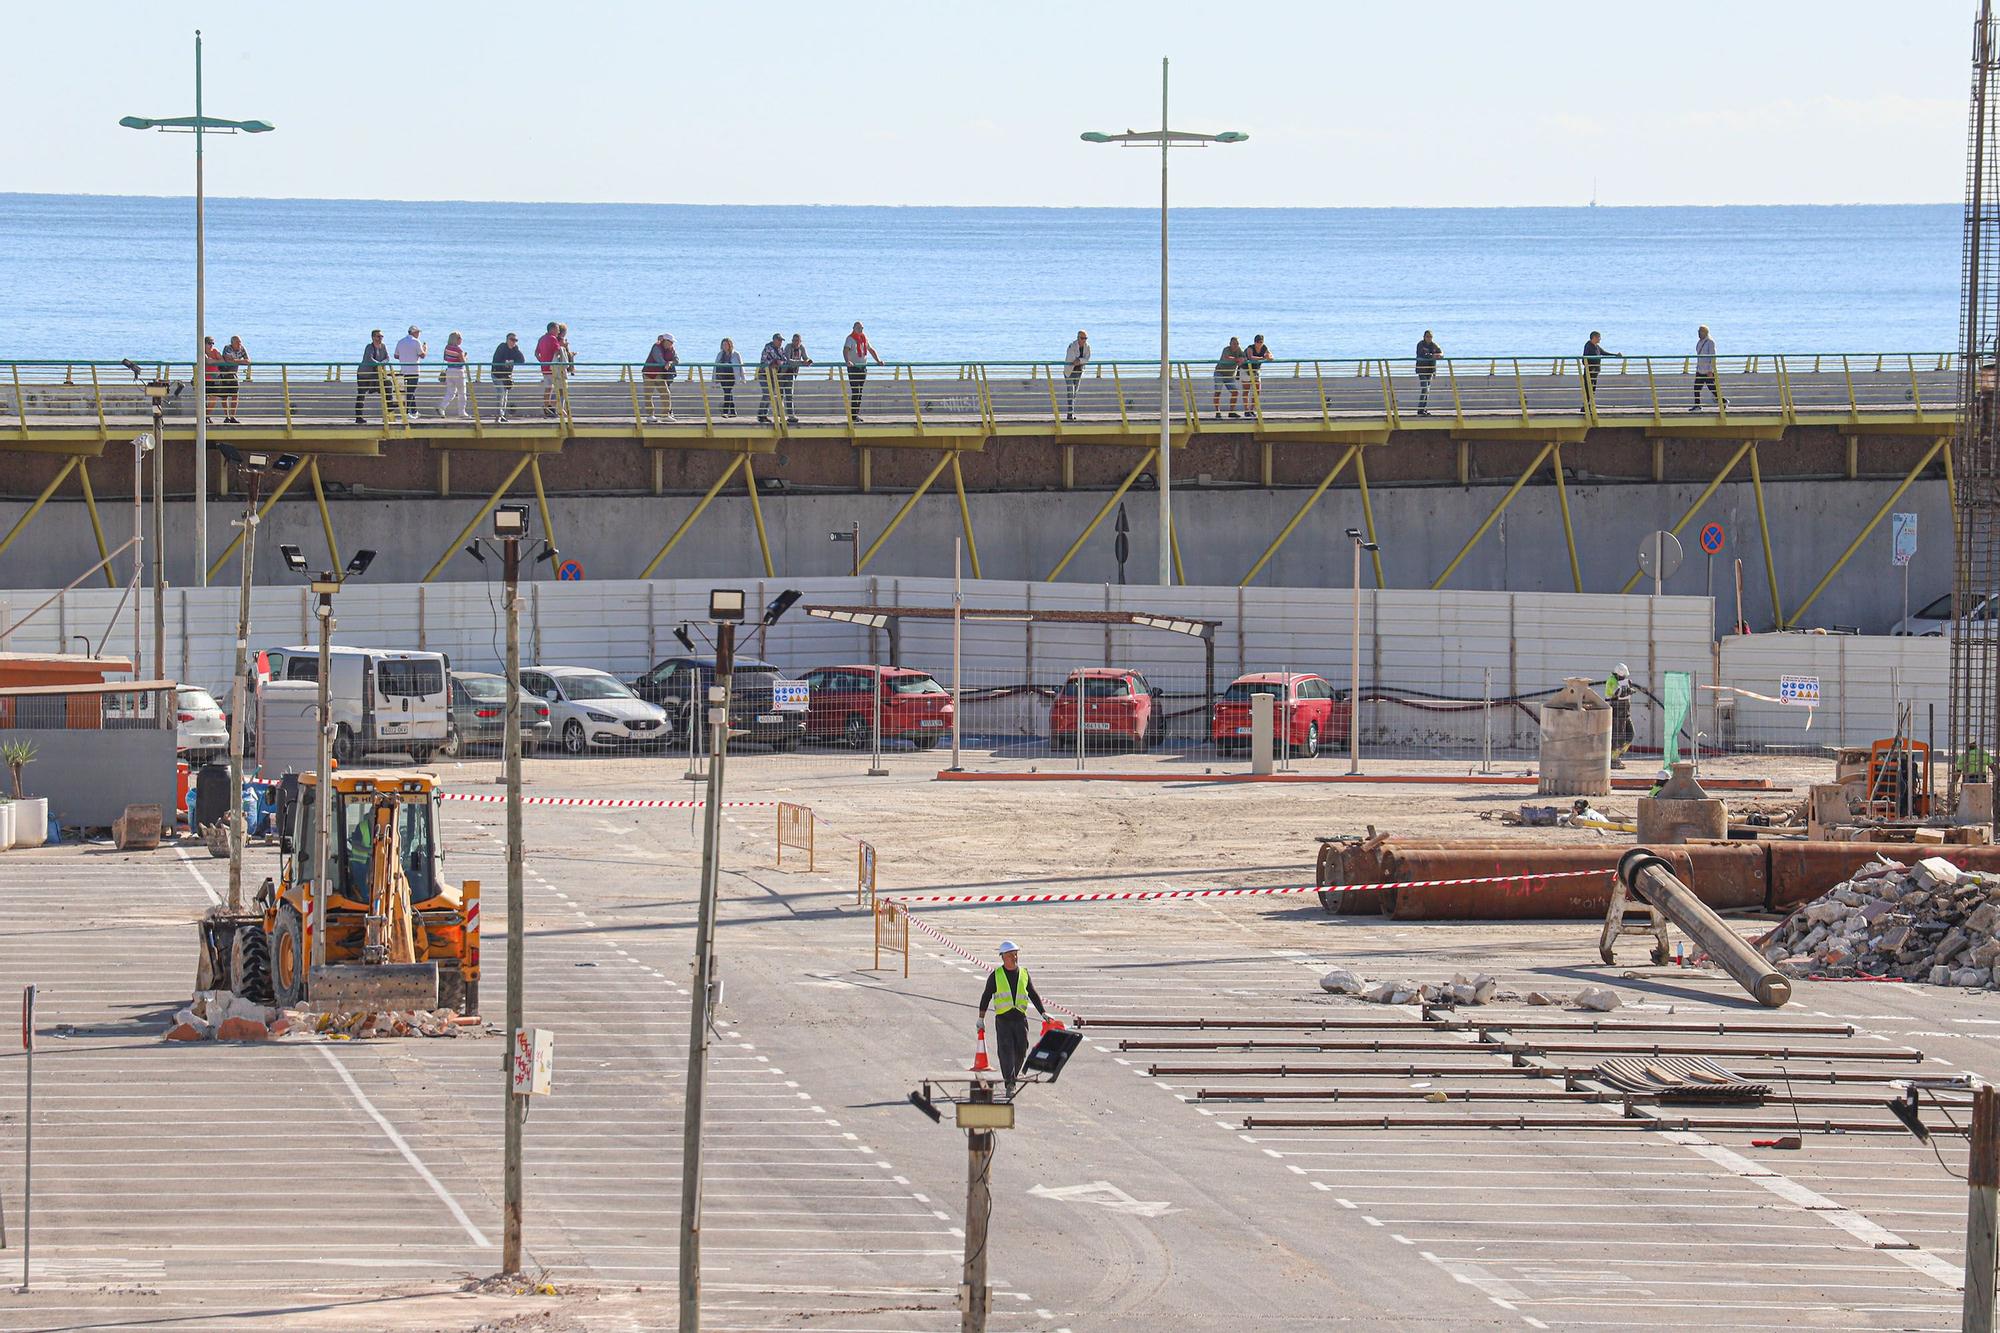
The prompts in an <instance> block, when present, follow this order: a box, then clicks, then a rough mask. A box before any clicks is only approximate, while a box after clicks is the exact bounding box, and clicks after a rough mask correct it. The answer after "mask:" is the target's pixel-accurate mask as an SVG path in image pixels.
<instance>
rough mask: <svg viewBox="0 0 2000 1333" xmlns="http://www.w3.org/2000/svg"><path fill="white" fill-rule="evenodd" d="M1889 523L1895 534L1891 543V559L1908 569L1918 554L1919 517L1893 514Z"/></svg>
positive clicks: (1892, 561)
mask: <svg viewBox="0 0 2000 1333" xmlns="http://www.w3.org/2000/svg"><path fill="white" fill-rule="evenodd" d="M1889 521H1890V524H1891V530H1892V532H1893V533H1894V535H1893V536H1892V537H1891V538H1890V541H1889V559H1890V561H1891V563H1893V564H1898V565H1901V566H1903V567H1904V568H1906V569H1907V568H1908V567H1909V564H1910V561H1911V560H1913V559H1915V558H1916V554H1917V516H1916V515H1915V514H1891V515H1889Z"/></svg>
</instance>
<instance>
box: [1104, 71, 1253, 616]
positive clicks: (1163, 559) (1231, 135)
mask: <svg viewBox="0 0 2000 1333" xmlns="http://www.w3.org/2000/svg"><path fill="white" fill-rule="evenodd" d="M1249 137H1250V136H1249V135H1247V134H1241V133H1238V132H1237V131H1235V130H1225V131H1224V132H1223V133H1221V134H1196V133H1193V132H1190V131H1186V130H1175V129H1169V128H1168V126H1167V61H1166V58H1165V57H1162V58H1161V59H1160V128H1159V129H1157V130H1126V131H1125V132H1124V133H1123V134H1100V133H1098V132H1097V131H1095V130H1092V131H1090V132H1088V133H1086V134H1085V135H1084V136H1083V141H1084V142H1085V143H1115V144H1123V145H1124V146H1126V147H1128V148H1136V147H1142V146H1150V145H1152V144H1158V145H1159V146H1160V468H1159V474H1158V475H1159V479H1160V586H1161V587H1163V588H1165V587H1171V586H1172V585H1173V581H1174V498H1173V476H1174V460H1173V443H1174V440H1173V411H1172V409H1173V367H1172V364H1171V362H1170V361H1169V360H1168V353H1167V150H1168V149H1170V148H1206V147H1208V146H1209V145H1210V144H1212V143H1242V142H1243V141H1244V140H1246V139H1248V138H1249Z"/></svg>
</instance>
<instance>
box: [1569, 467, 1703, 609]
mask: <svg viewBox="0 0 2000 1333" xmlns="http://www.w3.org/2000/svg"><path fill="white" fill-rule="evenodd" d="M1549 466H1551V467H1553V468H1554V469H1555V472H1556V507H1557V508H1559V509H1561V510H1562V520H1563V547H1564V548H1565V549H1566V550H1568V552H1569V586H1570V589H1571V591H1573V592H1582V591H1583V566H1582V565H1581V564H1579V563H1578V562H1577V558H1576V529H1575V527H1573V526H1572V525H1571V524H1570V521H1569V483H1567V482H1566V481H1564V480H1563V451H1562V445H1560V444H1558V445H1556V451H1555V453H1554V454H1552V455H1550V458H1549ZM1683 521H1685V520H1683Z"/></svg>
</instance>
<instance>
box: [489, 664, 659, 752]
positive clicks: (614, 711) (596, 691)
mask: <svg viewBox="0 0 2000 1333" xmlns="http://www.w3.org/2000/svg"><path fill="white" fill-rule="evenodd" d="M521 688H522V689H523V690H525V691H526V692H528V693H529V694H532V695H534V696H535V697H536V698H537V699H540V700H542V701H543V702H545V703H547V704H548V706H549V723H550V730H551V732H552V734H553V736H554V739H555V742H556V743H557V744H559V745H561V746H562V748H563V749H564V750H565V751H567V752H568V753H570V754H582V753H584V752H585V751H586V750H591V749H610V748H619V749H627V750H636V749H643V748H657V747H660V746H664V745H665V744H666V743H667V740H668V738H669V737H670V736H671V735H672V733H673V729H672V728H671V727H669V726H668V725H667V712H666V710H665V709H664V708H661V707H660V706H659V705H658V704H649V703H647V702H646V701H645V700H644V699H641V698H640V697H639V696H638V695H636V694H634V693H632V688H631V687H630V686H629V685H627V684H626V683H625V682H624V681H622V680H620V679H618V677H616V676H614V675H612V674H611V673H610V672H608V671H598V670H596V669H594V668H591V667H570V666H537V667H528V668H526V669H524V670H523V671H522V672H521Z"/></svg>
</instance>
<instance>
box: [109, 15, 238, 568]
mask: <svg viewBox="0 0 2000 1333" xmlns="http://www.w3.org/2000/svg"><path fill="white" fill-rule="evenodd" d="M118 123H119V124H120V125H123V126H124V127H125V128H126V129H128V130H162V131H168V132H175V133H191V134H193V135H194V546H195V578H196V579H197V580H198V582H197V583H196V584H195V586H196V587H198V588H206V587H207V586H208V365H207V360H208V357H207V337H208V254H207V246H206V244H205V242H206V239H207V237H206V234H205V227H206V224H207V220H206V218H205V217H204V215H203V214H204V209H203V202H204V199H205V192H204V190H203V188H202V162H201V158H202V136H203V135H205V134H208V133H210V132H211V131H212V132H214V133H217V134H236V133H239V132H240V133H243V134H264V133H267V132H268V131H270V130H272V129H274V128H276V127H275V126H273V125H271V124H270V123H269V122H267V121H262V120H223V119H221V118H220V117H217V116H205V115H203V114H202V110H201V30H200V29H199V28H197V29H195V34H194V114H193V115H192V116H167V117H159V116H123V117H120V118H119V121H118ZM160 443H161V445H162V446H164V445H165V443H166V440H165V437H164V436H163V437H161V440H160Z"/></svg>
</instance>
